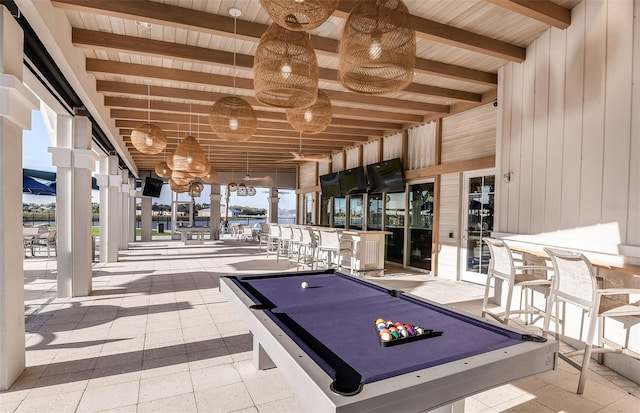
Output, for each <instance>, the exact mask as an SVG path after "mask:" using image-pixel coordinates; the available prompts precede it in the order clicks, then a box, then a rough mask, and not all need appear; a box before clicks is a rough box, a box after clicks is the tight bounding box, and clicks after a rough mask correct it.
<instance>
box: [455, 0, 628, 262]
mask: <svg viewBox="0 0 640 413" xmlns="http://www.w3.org/2000/svg"><path fill="white" fill-rule="evenodd" d="M634 8H635V10H634ZM634 14H635V15H636V16H640V2H638V1H631V0H603V1H583V2H582V3H580V4H579V5H578V6H576V7H575V8H574V9H573V11H572V19H571V21H572V23H571V26H570V27H569V28H567V29H566V30H559V29H554V28H552V29H549V30H548V31H547V32H545V33H544V34H543V35H542V36H541V37H540V38H539V39H538V40H536V41H535V42H534V43H533V44H532V45H531V46H530V47H529V48H528V49H527V60H526V61H525V62H523V63H521V64H518V63H509V64H507V65H505V66H504V67H503V68H501V69H500V71H499V80H500V81H499V84H500V87H499V90H498V104H499V106H500V116H499V132H498V145H499V147H498V151H497V154H496V158H497V160H496V164H497V165H498V169H499V172H498V175H499V176H500V177H502V176H503V175H505V174H510V178H511V179H510V181H509V182H508V183H506V182H504V180H503V179H498V180H497V181H498V188H497V211H496V214H497V217H498V221H497V225H496V226H497V228H496V229H497V230H498V231H500V232H507V233H517V234H533V235H541V236H545V237H553V238H556V239H558V238H559V239H563V240H566V241H570V242H572V243H573V246H574V247H575V248H581V249H587V250H593V251H600V252H608V253H621V251H627V253H628V254H630V255H634V256H637V257H640V75H639V73H640V19H637V18H636V19H635V22H634V17H633V16H634ZM634 81H635V82H634ZM461 115H464V114H461ZM452 118H453V116H452V117H450V118H447V119H445V122H448V121H449V120H451V119H452ZM444 145H445V144H444V143H443V147H444ZM443 160H444V154H443Z"/></svg>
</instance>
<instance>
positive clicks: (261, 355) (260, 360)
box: [253, 336, 276, 370]
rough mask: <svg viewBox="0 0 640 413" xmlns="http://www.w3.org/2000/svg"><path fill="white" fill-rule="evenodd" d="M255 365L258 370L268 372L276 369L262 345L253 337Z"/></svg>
mask: <svg viewBox="0 0 640 413" xmlns="http://www.w3.org/2000/svg"><path fill="white" fill-rule="evenodd" d="M253 364H254V366H255V367H256V369H258V370H267V369H272V368H275V367H276V365H275V364H273V361H271V357H269V355H268V354H267V352H266V351H264V348H262V345H260V343H259V342H258V339H257V338H256V336H253Z"/></svg>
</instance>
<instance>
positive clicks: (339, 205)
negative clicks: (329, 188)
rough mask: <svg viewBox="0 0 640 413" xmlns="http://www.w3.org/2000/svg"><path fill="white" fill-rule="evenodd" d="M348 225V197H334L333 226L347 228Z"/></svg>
mask: <svg viewBox="0 0 640 413" xmlns="http://www.w3.org/2000/svg"><path fill="white" fill-rule="evenodd" d="M346 225H347V198H333V227H334V228H345V227H346Z"/></svg>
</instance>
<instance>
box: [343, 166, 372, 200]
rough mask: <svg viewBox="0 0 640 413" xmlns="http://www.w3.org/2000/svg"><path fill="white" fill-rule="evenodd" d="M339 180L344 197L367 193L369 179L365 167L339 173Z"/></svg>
mask: <svg viewBox="0 0 640 413" xmlns="http://www.w3.org/2000/svg"><path fill="white" fill-rule="evenodd" d="M338 180H339V181H340V192H341V193H342V195H351V194H362V193H364V192H367V179H366V178H365V176H364V167H362V166H358V167H355V168H351V169H347V170H344V171H340V172H338Z"/></svg>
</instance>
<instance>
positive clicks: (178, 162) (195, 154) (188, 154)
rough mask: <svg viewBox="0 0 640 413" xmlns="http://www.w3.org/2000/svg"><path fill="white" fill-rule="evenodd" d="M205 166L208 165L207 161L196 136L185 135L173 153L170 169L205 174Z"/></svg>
mask: <svg viewBox="0 0 640 413" xmlns="http://www.w3.org/2000/svg"><path fill="white" fill-rule="evenodd" d="M169 166H171V165H169ZM207 166H209V167H210V165H209V162H207V159H206V158H205V156H204V153H203V152H202V148H201V147H200V144H198V141H197V140H196V138H194V137H193V136H190V135H187V136H185V137H184V139H183V140H182V141H181V142H180V144H178V147H177V148H176V151H175V152H174V154H173V166H172V167H171V169H172V170H173V171H174V172H175V171H184V172H188V173H189V174H191V175H192V176H196V175H199V174H206V173H207Z"/></svg>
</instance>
